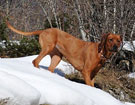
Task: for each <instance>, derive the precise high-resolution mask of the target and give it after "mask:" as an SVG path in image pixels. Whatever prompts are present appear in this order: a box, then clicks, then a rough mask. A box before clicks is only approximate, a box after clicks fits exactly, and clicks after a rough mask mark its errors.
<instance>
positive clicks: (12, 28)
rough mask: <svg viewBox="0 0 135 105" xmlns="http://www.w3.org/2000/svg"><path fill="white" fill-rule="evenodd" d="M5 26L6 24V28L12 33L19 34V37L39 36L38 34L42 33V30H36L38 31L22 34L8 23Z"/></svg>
mask: <svg viewBox="0 0 135 105" xmlns="http://www.w3.org/2000/svg"><path fill="white" fill-rule="evenodd" d="M6 24H7V26H8V28H9V29H11V30H12V31H14V32H16V33H18V34H21V35H25V36H30V35H39V34H40V33H42V32H43V30H38V31H33V32H23V31H20V30H17V29H15V28H14V27H13V26H12V25H11V24H10V23H9V22H8V21H6Z"/></svg>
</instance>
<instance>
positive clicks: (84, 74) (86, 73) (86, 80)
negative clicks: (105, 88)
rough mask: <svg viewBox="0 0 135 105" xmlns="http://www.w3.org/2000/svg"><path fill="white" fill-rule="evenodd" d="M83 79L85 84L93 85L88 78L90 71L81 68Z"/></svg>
mask: <svg viewBox="0 0 135 105" xmlns="http://www.w3.org/2000/svg"><path fill="white" fill-rule="evenodd" d="M82 74H83V78H84V81H85V83H86V84H87V85H89V86H92V87H94V83H93V81H92V80H91V78H90V74H91V73H90V71H89V70H83V71H82Z"/></svg>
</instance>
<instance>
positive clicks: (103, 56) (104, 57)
mask: <svg viewBox="0 0 135 105" xmlns="http://www.w3.org/2000/svg"><path fill="white" fill-rule="evenodd" d="M100 53H101V59H108V58H107V57H106V56H105V55H104V53H103V51H102V50H101V51H100Z"/></svg>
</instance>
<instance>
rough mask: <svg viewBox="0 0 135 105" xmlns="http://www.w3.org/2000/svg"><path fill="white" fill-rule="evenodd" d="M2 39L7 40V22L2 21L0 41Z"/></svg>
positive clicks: (0, 24)
mask: <svg viewBox="0 0 135 105" xmlns="http://www.w3.org/2000/svg"><path fill="white" fill-rule="evenodd" d="M1 40H7V35H6V24H5V22H1V23H0V41H1Z"/></svg>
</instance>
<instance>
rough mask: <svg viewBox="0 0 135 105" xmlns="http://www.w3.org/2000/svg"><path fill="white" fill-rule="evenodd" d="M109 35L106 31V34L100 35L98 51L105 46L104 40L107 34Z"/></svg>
mask: <svg viewBox="0 0 135 105" xmlns="http://www.w3.org/2000/svg"><path fill="white" fill-rule="evenodd" d="M109 35H110V33H107V34H103V35H102V37H101V41H100V43H99V45H98V52H100V51H101V50H102V48H104V47H105V45H106V41H107V38H108V36H109Z"/></svg>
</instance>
